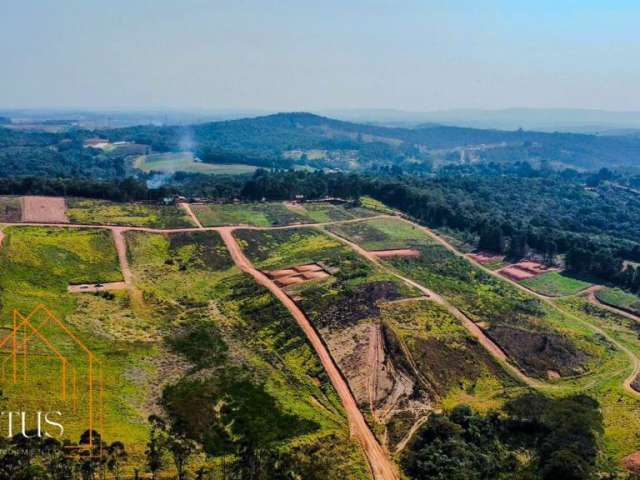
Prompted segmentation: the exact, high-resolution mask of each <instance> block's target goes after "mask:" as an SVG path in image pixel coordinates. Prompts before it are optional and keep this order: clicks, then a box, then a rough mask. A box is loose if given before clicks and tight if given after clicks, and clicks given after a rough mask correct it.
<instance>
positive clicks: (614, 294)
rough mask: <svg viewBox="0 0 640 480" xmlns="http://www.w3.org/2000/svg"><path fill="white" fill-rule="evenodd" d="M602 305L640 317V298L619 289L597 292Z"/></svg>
mask: <svg viewBox="0 0 640 480" xmlns="http://www.w3.org/2000/svg"><path fill="white" fill-rule="evenodd" d="M596 297H597V298H598V300H600V301H601V302H602V303H606V304H607V305H611V306H613V307H617V308H621V309H623V310H628V311H629V312H631V313H635V314H637V315H640V297H638V295H634V294H633V293H629V292H625V291H624V290H621V289H619V288H603V289H602V290H598V291H597V292H596Z"/></svg>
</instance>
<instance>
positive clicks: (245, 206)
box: [191, 202, 312, 227]
mask: <svg viewBox="0 0 640 480" xmlns="http://www.w3.org/2000/svg"><path fill="white" fill-rule="evenodd" d="M191 209H192V210H193V212H194V213H195V215H196V216H197V217H198V220H200V222H202V224H203V225H204V226H205V227H213V226H218V225H252V226H256V227H268V226H271V225H289V224H293V223H310V222H312V219H311V218H309V217H308V216H307V215H305V214H304V213H300V212H297V211H294V210H292V209H290V208H287V207H286V206H285V205H283V204H282V203H277V202H273V203H238V204H231V203H228V204H220V205H218V204H207V205H192V206H191Z"/></svg>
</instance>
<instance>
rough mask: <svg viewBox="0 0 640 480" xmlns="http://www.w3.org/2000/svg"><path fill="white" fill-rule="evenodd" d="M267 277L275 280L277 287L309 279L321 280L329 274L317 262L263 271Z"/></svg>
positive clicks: (296, 283)
mask: <svg viewBox="0 0 640 480" xmlns="http://www.w3.org/2000/svg"><path fill="white" fill-rule="evenodd" d="M264 274H265V275H267V277H269V278H270V279H271V280H273V281H274V282H276V285H278V286H279V287H288V286H291V285H298V284H300V283H304V282H308V281H310V280H322V279H325V278H328V277H330V276H331V275H330V274H329V272H327V271H326V270H325V269H324V268H322V266H320V265H318V264H317V263H309V264H306V265H297V266H295V267H291V268H283V269H280V270H271V271H265V272H264Z"/></svg>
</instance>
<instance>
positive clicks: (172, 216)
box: [67, 198, 193, 228]
mask: <svg viewBox="0 0 640 480" xmlns="http://www.w3.org/2000/svg"><path fill="white" fill-rule="evenodd" d="M67 214H68V215H69V220H70V221H71V222H72V223H80V224H83V225H125V226H134V227H153V228H180V227H193V223H192V222H191V219H190V218H189V215H188V214H187V213H186V212H185V211H184V210H183V209H181V208H179V207H178V206H176V205H168V206H164V205H149V204H143V203H119V202H110V201H108V200H90V199H79V198H72V199H69V210H68V211H67Z"/></svg>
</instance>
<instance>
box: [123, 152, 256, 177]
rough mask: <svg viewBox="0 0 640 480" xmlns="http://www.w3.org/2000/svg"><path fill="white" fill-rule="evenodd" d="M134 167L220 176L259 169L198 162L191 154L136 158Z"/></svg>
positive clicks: (152, 155) (239, 165) (143, 169)
mask: <svg viewBox="0 0 640 480" xmlns="http://www.w3.org/2000/svg"><path fill="white" fill-rule="evenodd" d="M133 166H134V167H135V168H137V169H139V170H142V171H143V172H147V173H148V172H161V173H173V172H189V173H206V174H218V175H240V174H244V173H253V172H255V171H256V169H257V167H255V166H253V165H245V164H235V163H230V164H213V163H203V162H201V161H196V159H195V158H194V156H193V154H192V153H191V152H178V153H153V154H151V155H141V156H139V157H136V159H135V160H134V164H133Z"/></svg>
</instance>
